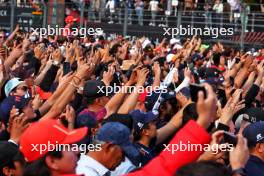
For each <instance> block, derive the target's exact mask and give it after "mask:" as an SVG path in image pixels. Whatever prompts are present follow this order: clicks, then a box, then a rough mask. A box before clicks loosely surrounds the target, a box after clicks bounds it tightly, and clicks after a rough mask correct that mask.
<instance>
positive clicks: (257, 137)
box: [243, 122, 264, 147]
mask: <svg viewBox="0 0 264 176" xmlns="http://www.w3.org/2000/svg"><path fill="white" fill-rule="evenodd" d="M243 136H244V137H245V138H246V139H247V140H248V146H249V147H253V146H255V145H256V144H257V143H264V122H256V123H252V124H250V125H248V126H247V127H246V128H245V129H244V131H243Z"/></svg>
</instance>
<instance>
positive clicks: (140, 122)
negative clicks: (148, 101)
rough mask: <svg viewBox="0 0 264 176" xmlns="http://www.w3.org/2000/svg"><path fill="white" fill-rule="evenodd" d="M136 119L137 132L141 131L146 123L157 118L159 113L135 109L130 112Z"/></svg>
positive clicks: (135, 127)
mask: <svg viewBox="0 0 264 176" xmlns="http://www.w3.org/2000/svg"><path fill="white" fill-rule="evenodd" d="M130 115H131V116H132V118H133V121H134V123H133V124H134V130H135V132H138V133H139V132H140V131H141V130H142V129H143V127H144V126H145V125H147V124H148V123H150V122H153V121H155V120H157V118H158V114H154V113H153V112H152V111H149V112H143V111H140V110H134V111H132V112H131V113H130Z"/></svg>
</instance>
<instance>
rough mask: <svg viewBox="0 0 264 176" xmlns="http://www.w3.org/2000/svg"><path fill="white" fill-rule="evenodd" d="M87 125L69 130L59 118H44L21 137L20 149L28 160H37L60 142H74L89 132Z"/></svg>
mask: <svg viewBox="0 0 264 176" xmlns="http://www.w3.org/2000/svg"><path fill="white" fill-rule="evenodd" d="M87 130H88V128H87V127H83V128H78V129H75V130H72V131H70V130H68V129H67V128H65V127H64V126H63V125H62V124H60V123H59V121H58V120H43V121H39V122H36V123H32V124H31V125H30V126H29V127H28V128H27V129H26V130H25V131H24V133H23V134H22V136H21V138H20V148H19V149H20V151H21V152H22V153H23V155H24V157H25V160H26V161H27V162H32V161H35V160H37V159H39V158H41V157H42V156H44V155H45V154H46V153H48V152H49V151H54V150H55V149H56V148H55V146H56V145H58V144H73V143H75V142H78V141H80V140H81V139H82V138H84V137H85V136H86V134H87Z"/></svg>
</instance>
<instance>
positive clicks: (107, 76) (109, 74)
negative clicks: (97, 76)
mask: <svg viewBox="0 0 264 176" xmlns="http://www.w3.org/2000/svg"><path fill="white" fill-rule="evenodd" d="M114 73H115V68H114V66H113V65H111V66H109V67H108V70H107V71H104V73H103V82H104V83H105V85H106V86H109V85H110V83H111V81H112V80H113V75H114Z"/></svg>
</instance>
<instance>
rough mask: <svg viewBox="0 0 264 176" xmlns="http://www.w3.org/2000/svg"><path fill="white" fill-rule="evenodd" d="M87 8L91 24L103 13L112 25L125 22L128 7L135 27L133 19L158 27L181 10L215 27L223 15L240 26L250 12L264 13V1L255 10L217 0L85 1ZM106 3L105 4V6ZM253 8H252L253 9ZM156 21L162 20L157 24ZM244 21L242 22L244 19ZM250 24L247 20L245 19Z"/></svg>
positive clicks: (245, 4)
mask: <svg viewBox="0 0 264 176" xmlns="http://www.w3.org/2000/svg"><path fill="white" fill-rule="evenodd" d="M85 2H86V7H87V9H88V20H89V21H100V20H101V18H102V17H101V16H102V15H103V12H104V11H105V9H106V12H109V14H110V18H109V23H110V24H112V23H114V21H116V22H117V23H121V21H122V20H123V18H124V17H123V16H124V15H123V14H124V13H125V6H127V8H128V12H127V13H128V23H129V24H132V21H133V20H132V19H134V21H136V20H137V23H138V24H139V25H143V22H144V21H146V23H145V24H147V23H148V25H150V26H156V25H158V24H162V21H164V19H165V18H166V17H171V16H178V14H177V12H178V11H181V12H182V14H183V15H188V14H191V13H190V12H191V11H194V12H195V13H200V12H204V11H205V12H206V13H204V15H205V18H206V23H207V24H210V25H211V24H212V20H211V18H212V15H213V16H214V17H215V18H216V21H215V22H214V23H217V22H218V23H220V22H221V21H222V20H223V16H224V15H226V16H228V17H227V18H228V19H229V22H230V23H231V24H232V23H233V22H235V23H238V20H239V19H240V17H241V19H242V17H243V16H246V18H247V16H248V14H249V13H250V11H253V12H259V13H260V12H264V11H263V10H262V8H263V7H262V5H261V2H259V5H257V6H256V7H253V6H252V5H250V2H247V1H245V2H242V1H239V0H227V1H221V0H215V1H211V0H208V1H193V0H185V1H179V0H166V1H165V0H162V1H158V0H150V1H143V0H135V1H133V0H127V1H118V0H108V1H106V2H104V1H101V0H91V1H85ZM104 4H106V5H104ZM251 7H253V8H251ZM156 21H159V23H158V24H157V22H156ZM241 21H242V20H241ZM246 21H248V19H246Z"/></svg>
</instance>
